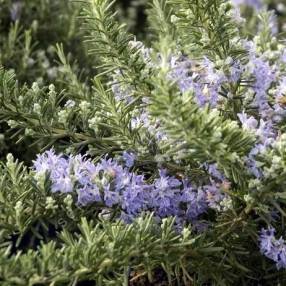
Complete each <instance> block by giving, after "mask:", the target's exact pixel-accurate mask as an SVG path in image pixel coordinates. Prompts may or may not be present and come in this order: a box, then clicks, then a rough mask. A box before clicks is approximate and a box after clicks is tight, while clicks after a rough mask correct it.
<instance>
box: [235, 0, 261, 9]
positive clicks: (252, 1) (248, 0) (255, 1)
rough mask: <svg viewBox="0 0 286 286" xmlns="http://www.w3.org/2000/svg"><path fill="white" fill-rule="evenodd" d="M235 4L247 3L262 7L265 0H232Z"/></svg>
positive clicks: (254, 6) (251, 5)
mask: <svg viewBox="0 0 286 286" xmlns="http://www.w3.org/2000/svg"><path fill="white" fill-rule="evenodd" d="M232 3H233V4H234V5H246V6H250V7H252V8H255V9H262V7H263V2H262V0H232Z"/></svg>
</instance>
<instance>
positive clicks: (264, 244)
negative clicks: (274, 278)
mask: <svg viewBox="0 0 286 286" xmlns="http://www.w3.org/2000/svg"><path fill="white" fill-rule="evenodd" d="M259 246H260V251H261V253H262V254H264V255H265V256H266V257H267V258H269V259H271V260H273V261H274V262H276V267H277V269H278V270H279V269H281V268H286V244H285V241H284V239H283V238H282V237H280V238H279V239H276V238H275V229H274V228H272V227H269V228H268V229H262V230H261V232H260V237H259Z"/></svg>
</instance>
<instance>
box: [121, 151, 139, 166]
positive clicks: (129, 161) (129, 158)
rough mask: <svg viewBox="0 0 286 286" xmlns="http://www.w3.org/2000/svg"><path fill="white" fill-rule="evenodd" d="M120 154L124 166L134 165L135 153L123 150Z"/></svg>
mask: <svg viewBox="0 0 286 286" xmlns="http://www.w3.org/2000/svg"><path fill="white" fill-rule="evenodd" d="M122 156H123V159H124V161H125V165H126V167H128V168H131V167H132V166H133V165H134V162H135V159H136V156H135V154H134V153H129V152H126V151H124V152H123V155H122Z"/></svg>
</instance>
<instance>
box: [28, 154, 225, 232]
mask: <svg viewBox="0 0 286 286" xmlns="http://www.w3.org/2000/svg"><path fill="white" fill-rule="evenodd" d="M124 156H125V158H126V161H127V165H128V166H131V165H132V163H133V160H134V155H133V154H132V155H131V154H130V153H127V152H124ZM130 160H131V162H129V161H130ZM33 169H34V171H35V173H36V174H38V175H45V174H48V175H49V178H50V180H51V183H52V186H51V191H52V192H61V193H68V192H72V191H74V192H75V193H76V194H77V204H78V205H79V206H86V205H89V204H92V203H100V205H101V207H102V206H103V208H106V209H108V208H109V209H110V208H113V207H118V208H119V209H121V214H120V217H121V218H122V219H124V220H125V221H126V222H130V221H132V219H134V218H135V217H136V216H139V215H140V214H141V213H142V212H147V211H150V212H154V214H155V217H156V218H157V219H158V220H160V219H162V218H164V217H168V216H175V217H176V221H177V222H178V223H179V222H180V223H182V224H185V223H189V222H194V221H196V220H197V219H198V216H199V215H200V214H202V213H204V212H205V211H206V210H207V209H208V207H210V206H211V205H212V203H217V202H218V201H219V199H220V195H219V192H218V190H217V189H216V187H215V185H208V186H203V187H198V188H197V187H194V186H192V185H191V184H190V183H189V182H187V181H186V180H185V181H183V182H182V181H180V180H178V179H176V178H175V177H173V176H170V175H168V174H167V171H166V170H159V177H158V178H156V179H155V180H154V181H153V183H147V182H145V180H144V176H143V175H137V174H136V173H134V172H131V171H130V170H129V167H128V168H124V167H123V166H121V165H119V164H118V162H117V161H115V160H114V159H111V158H109V159H108V158H107V157H105V158H103V159H101V160H100V161H99V162H98V163H96V164H95V163H93V162H92V161H91V160H90V159H88V158H87V157H86V156H82V155H76V156H73V155H71V156H68V157H64V156H63V155H62V154H60V155H56V154H55V152H54V150H50V151H46V152H45V153H43V154H41V155H38V156H37V159H36V160H35V161H34V166H33ZM210 169H212V173H213V175H215V176H219V177H220V178H223V177H222V175H221V174H220V173H219V171H218V170H217V169H216V167H215V166H214V165H213V166H212V165H211V166H210ZM210 193H212V195H213V197H214V198H215V200H214V201H213V202H210V200H209V197H210V195H209V194H210ZM178 227H179V226H178Z"/></svg>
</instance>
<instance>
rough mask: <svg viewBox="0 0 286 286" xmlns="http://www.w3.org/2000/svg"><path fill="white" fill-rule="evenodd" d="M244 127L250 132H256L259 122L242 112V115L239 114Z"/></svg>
mask: <svg viewBox="0 0 286 286" xmlns="http://www.w3.org/2000/svg"><path fill="white" fill-rule="evenodd" d="M237 116H238V118H239V120H240V122H241V124H242V127H243V128H245V129H248V130H255V129H256V128H257V126H258V121H257V120H256V119H255V118H254V117H253V116H249V117H248V115H247V114H246V113H244V112H242V113H238V114H237Z"/></svg>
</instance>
